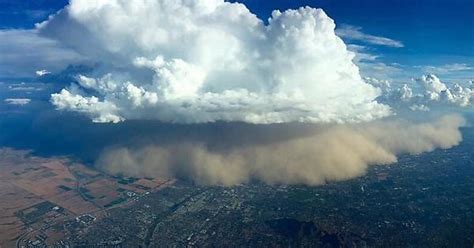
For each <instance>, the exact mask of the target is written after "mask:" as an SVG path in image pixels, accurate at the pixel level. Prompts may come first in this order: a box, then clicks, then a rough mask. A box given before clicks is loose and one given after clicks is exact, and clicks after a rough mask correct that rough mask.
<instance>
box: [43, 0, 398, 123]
mask: <svg viewBox="0 0 474 248" xmlns="http://www.w3.org/2000/svg"><path fill="white" fill-rule="evenodd" d="M38 29H39V31H40V34H41V35H44V36H46V37H49V38H53V39H55V40H58V41H59V42H61V43H62V44H64V45H66V46H69V47H71V48H73V49H74V50H75V51H77V52H78V53H80V54H81V55H83V56H85V57H87V58H88V59H90V60H92V61H95V62H97V64H99V65H100V68H98V69H97V70H96V71H95V72H94V73H92V74H91V75H78V77H77V82H78V85H74V86H71V87H69V88H66V89H63V90H62V91H61V92H59V93H57V94H53V95H52V97H51V102H52V103H53V104H54V105H55V106H56V107H57V108H58V109H62V110H69V111H77V112H82V113H85V114H87V115H89V116H90V117H91V118H92V119H93V121H96V122H118V121H121V120H125V119H157V120H161V121H167V122H179V123H199V122H212V121H218V120H222V121H244V122H250V123H280V122H294V121H299V122H357V121H369V120H373V119H376V118H379V117H383V116H387V115H389V114H390V109H389V107H388V106H386V105H383V104H380V103H378V102H376V101H375V98H377V97H378V95H379V93H380V92H379V90H378V89H377V88H375V87H373V86H371V85H370V84H367V83H365V82H364V81H363V79H362V78H361V76H360V74H359V69H358V67H357V66H356V65H355V64H354V63H353V62H352V59H353V57H354V54H353V53H352V52H349V51H348V50H347V48H346V45H345V44H344V42H343V41H342V40H341V39H340V38H339V37H337V36H336V34H335V32H334V29H335V24H334V22H333V20H332V19H331V18H329V17H328V16H327V15H326V14H325V13H324V11H323V10H321V9H313V8H309V7H306V8H300V9H298V10H287V11H285V12H280V11H274V12H273V13H272V17H271V18H270V19H269V23H268V25H266V24H264V22H262V21H261V20H260V19H258V18H257V17H256V16H255V15H254V14H252V13H251V12H250V11H249V10H248V9H247V8H246V7H245V6H244V5H242V4H238V3H228V2H224V0H181V1H176V0H155V1H141V0H133V1H130V0H103V1H89V0H72V1H71V2H70V4H69V5H68V6H67V7H66V8H65V9H63V10H62V11H60V12H59V13H58V14H56V15H55V16H52V17H50V19H49V20H47V21H45V22H43V23H41V24H38Z"/></svg>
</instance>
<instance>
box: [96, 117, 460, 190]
mask: <svg viewBox="0 0 474 248" xmlns="http://www.w3.org/2000/svg"><path fill="white" fill-rule="evenodd" d="M464 122H465V121H464V119H463V118H462V117H460V116H457V115H448V116H444V117H441V118H439V119H437V120H435V121H432V122H425V123H411V122H408V121H403V120H392V121H376V122H372V123H364V124H354V125H347V124H346V125H337V126H334V125H331V126H319V127H313V128H311V130H309V131H308V130H307V131H306V132H307V133H306V134H305V135H303V137H302V135H295V137H293V138H291V137H290V138H288V137H286V138H285V139H280V140H278V137H279V136H280V137H281V136H282V134H281V133H274V134H271V135H270V134H268V135H269V136H272V137H273V136H277V137H276V138H275V137H274V138H275V140H273V141H272V142H268V143H265V142H264V143H252V142H250V143H247V144H245V145H234V146H231V147H228V148H226V149H215V148H212V145H210V144H209V143H204V142H202V143H199V142H183V141H179V142H178V143H176V144H168V145H148V146H143V147H140V148H133V149H128V148H125V147H122V148H114V149H111V150H109V151H107V152H105V153H103V154H102V156H101V158H100V159H98V161H97V165H98V167H99V168H102V169H104V170H106V171H108V172H110V173H122V174H125V175H130V176H157V177H179V178H186V179H192V180H194V181H196V182H198V183H203V184H217V185H227V186H229V185H235V184H240V183H245V182H248V181H249V180H252V179H256V180H261V181H263V182H266V183H270V184H274V183H277V184H278V183H281V184H307V185H318V184H323V183H325V182H327V181H335V180H336V181H337V180H344V179H349V178H353V177H356V176H360V175H362V174H364V173H365V171H366V170H367V168H368V166H369V165H379V164H389V163H393V162H396V160H397V157H396V155H397V154H401V153H409V154H418V153H422V152H426V151H432V150H434V149H436V148H450V147H452V146H455V145H457V144H458V143H459V142H460V141H461V140H462V136H461V133H460V131H459V128H460V127H461V126H463V125H464ZM283 130H287V129H286V128H283ZM250 131H251V132H252V130H250ZM253 131H254V130H253ZM243 135H244V134H243ZM250 137H251V136H250ZM255 139H260V137H259V138H255ZM230 142H233V141H230Z"/></svg>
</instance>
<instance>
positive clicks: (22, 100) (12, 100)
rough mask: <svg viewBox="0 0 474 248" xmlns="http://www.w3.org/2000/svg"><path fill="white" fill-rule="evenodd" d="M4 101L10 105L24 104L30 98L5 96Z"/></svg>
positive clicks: (29, 100) (28, 101)
mask: <svg viewBox="0 0 474 248" xmlns="http://www.w3.org/2000/svg"><path fill="white" fill-rule="evenodd" d="M4 102H5V103H7V104H10V105H20V106H23V105H26V104H28V103H30V102H31V99H29V98H7V99H5V100H4Z"/></svg>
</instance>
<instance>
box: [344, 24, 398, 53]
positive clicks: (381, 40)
mask: <svg viewBox="0 0 474 248" xmlns="http://www.w3.org/2000/svg"><path fill="white" fill-rule="evenodd" d="M336 34H337V35H338V36H339V37H341V38H343V39H347V40H353V41H354V40H355V41H361V42H364V43H368V44H372V45H378V46H386V47H395V48H400V47H404V45H403V43H402V42H401V41H398V40H394V39H390V38H387V37H382V36H376V35H371V34H366V33H364V32H362V28H361V27H357V26H352V25H346V24H344V25H342V26H341V27H340V28H338V29H336Z"/></svg>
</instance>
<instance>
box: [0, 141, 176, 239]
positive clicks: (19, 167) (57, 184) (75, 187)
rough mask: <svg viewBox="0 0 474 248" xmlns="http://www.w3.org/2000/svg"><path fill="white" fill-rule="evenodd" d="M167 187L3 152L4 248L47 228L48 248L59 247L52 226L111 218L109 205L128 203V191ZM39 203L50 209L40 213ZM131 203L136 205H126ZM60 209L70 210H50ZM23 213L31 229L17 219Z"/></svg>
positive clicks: (0, 214) (0, 209) (0, 216)
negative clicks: (28, 233) (50, 246)
mask: <svg viewBox="0 0 474 248" xmlns="http://www.w3.org/2000/svg"><path fill="white" fill-rule="evenodd" d="M166 182H168V183H170V182H172V181H165V180H161V179H153V178H140V179H130V178H124V179H121V178H116V177H111V176H109V175H106V174H104V173H102V172H100V171H97V170H94V169H92V168H89V167H86V166H84V165H82V164H80V163H71V162H70V161H69V160H68V159H66V158H61V157H59V158H58V157H54V158H41V157H36V156H32V155H30V152H28V151H18V150H12V149H8V148H0V199H2V200H1V201H0V248H2V247H12V246H14V245H15V242H16V239H17V238H18V237H19V236H20V235H21V234H23V233H25V232H26V231H27V230H28V229H29V230H38V229H40V228H41V229H42V230H45V231H46V232H47V233H48V237H51V239H50V240H48V243H49V242H54V241H55V240H59V239H61V238H62V234H61V233H60V232H58V233H55V232H54V231H52V230H50V229H48V228H45V227H47V225H49V224H48V223H58V222H60V221H63V220H65V219H71V218H74V217H76V216H77V215H80V214H84V213H93V214H94V215H95V216H96V217H97V218H100V217H102V216H103V215H104V214H106V212H104V211H105V209H104V208H103V206H106V205H107V204H109V203H111V202H114V201H115V200H117V199H118V198H127V196H126V192H128V191H131V192H135V193H138V194H142V193H145V192H147V191H153V190H158V189H159V188H160V187H161V186H163V185H165V183H166ZM47 202H49V203H47ZM39 203H46V205H44V206H45V207H40V208H42V210H41V211H42V212H35V211H37V208H36V206H35V205H36V204H39ZM48 204H49V205H48ZM128 204H132V201H130V202H125V203H124V205H128ZM55 205H56V206H59V207H61V208H63V209H64V211H62V212H57V211H53V209H52V208H51V209H49V208H50V206H55ZM33 206H35V207H33ZM19 213H21V214H22V215H23V216H24V217H22V218H25V221H27V222H29V224H25V223H23V221H22V219H20V217H17V215H18V214H19ZM32 215H33V217H32ZM25 216H26V217H25Z"/></svg>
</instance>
